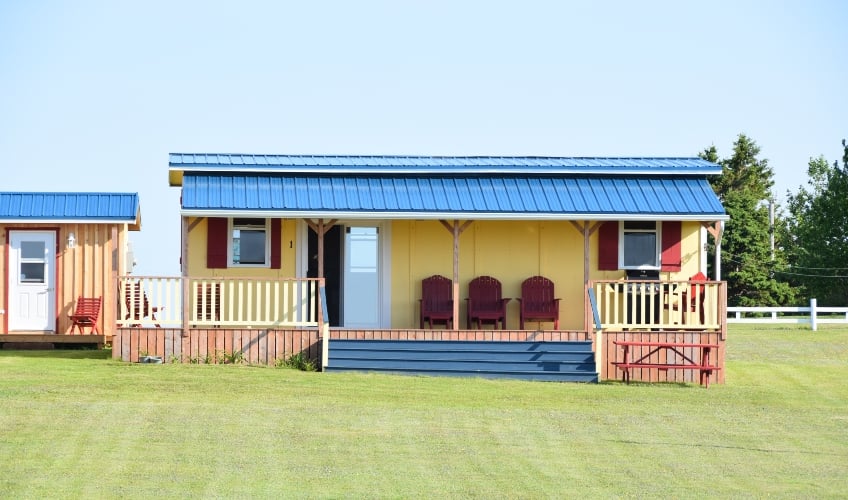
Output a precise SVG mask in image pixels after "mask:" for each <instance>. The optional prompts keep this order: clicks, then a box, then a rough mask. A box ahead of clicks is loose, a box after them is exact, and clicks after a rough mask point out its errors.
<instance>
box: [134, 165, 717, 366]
mask: <svg viewBox="0 0 848 500" xmlns="http://www.w3.org/2000/svg"><path fill="white" fill-rule="evenodd" d="M169 167H170V170H169V179H170V184H171V185H172V186H175V187H180V188H181V190H182V197H181V217H182V221H183V224H182V227H183V230H182V242H183V245H182V248H183V250H182V276H181V277H180V280H182V281H181V283H183V284H182V285H181V286H180V287H179V292H173V294H174V295H181V301H182V303H183V304H188V307H187V308H185V311H184V314H183V315H182V316H181V317H179V318H177V317H172V318H170V324H171V325H172V326H174V327H179V328H181V329H182V338H185V337H186V336H190V332H192V331H195V330H201V331H203V332H204V334H205V335H206V337H205V340H198V341H197V342H198V343H199V344H202V346H199V347H198V348H197V350H195V349H194V347H193V346H192V344H191V342H188V343H184V344H182V345H180V346H176V343H177V342H176V341H174V340H172V341H168V342H166V343H168V344H169V345H172V346H173V347H172V348H171V355H173V353H174V352H176V351H177V350H180V357H184V354H185V351H186V349H188V350H189V351H190V352H192V353H197V356H200V357H204V356H202V355H201V354H203V353H204V352H205V355H206V357H208V356H209V353H210V352H215V351H217V350H218V348H219V347H222V348H223V350H225V351H226V350H227V347H228V346H227V342H228V341H227V339H226V337H227V335H230V340H229V343H230V344H235V345H236V346H235V348H238V347H239V342H237V341H235V340H233V339H232V338H231V335H232V334H221V333H219V332H220V331H222V330H221V329H226V330H231V331H240V332H242V333H241V334H240V335H248V336H249V338H250V339H251V340H249V341H246V342H248V343H250V344H251V346H252V345H253V344H256V343H260V344H261V343H263V342H265V341H262V342H258V341H256V340H255V338H254V337H255V336H256V335H257V334H256V333H255V332H253V333H249V334H248V333H244V332H245V330H246V329H254V330H255V329H262V331H263V332H265V334H266V335H267V334H268V332H272V333H273V335H278V334H279V335H281V337H276V338H275V341H277V342H279V341H283V342H286V341H288V340H286V339H287V337H286V336H287V335H289V334H287V333H285V332H286V331H287V330H299V329H300V328H302V327H307V329H308V327H311V326H314V325H318V324H319V323H320V324H321V326H322V327H324V326H325V323H326V324H328V325H326V326H329V328H328V329H327V333H326V334H324V335H322V334H321V333H320V331H319V332H318V334H317V335H318V337H319V338H320V340H322V341H323V340H329V342H323V343H322V344H321V345H320V346H319V349H320V351H321V354H320V356H321V358H322V359H321V361H322V362H323V366H324V368H325V369H366V370H375V371H377V370H386V371H392V372H395V371H404V370H405V369H406V368H409V370H408V371H413V372H416V373H426V372H427V371H426V370H425V369H423V368H422V369H414V368H412V365H413V364H414V363H412V361H411V358H412V355H411V354H409V355H404V354H402V353H401V354H398V352H401V351H397V350H396V351H394V354H392V355H391V356H389V355H387V354H384V355H383V357H386V356H388V357H392V356H393V357H399V358H401V359H400V361H398V362H393V363H386V364H385V366H381V365H379V363H372V364H369V363H368V362H365V361H361V360H358V361H355V360H354V361H349V358H351V356H352V355H351V352H353V350H349V351H342V350H339V351H338V353H337V354H335V355H334V350H333V349H334V348H333V346H334V345H338V346H339V349H342V347H343V345H344V344H343V341H357V340H358V341H364V340H370V341H372V344H373V345H369V346H367V348H366V349H364V350H370V349H376V348H378V347H380V346H383V347H390V348H392V346H389V345H388V344H386V343H391V342H393V341H394V342H398V341H407V342H411V341H416V340H419V341H422V342H430V343H429V344H427V346H426V348H428V349H433V348H434V347H435V346H437V345H439V344H436V343H434V342H457V343H456V344H450V345H449V346H448V347H451V348H459V347H461V346H460V345H459V344H458V343H461V342H466V341H472V342H474V341H476V342H482V343H486V342H488V344H487V345H486V346H484V347H487V348H490V349H494V348H495V347H500V344H497V343H499V342H530V343H532V342H536V341H538V342H550V343H554V342H568V341H574V342H586V343H588V345H589V348H590V350H591V352H592V353H593V358H592V363H594V364H593V365H592V366H591V367H590V369H591V371H592V372H593V374H594V379H595V380H597V379H598V378H601V379H603V378H612V377H616V376H617V374H620V373H621V372H622V371H623V372H625V373H627V375H628V376H631V375H632V373H629V372H628V370H627V369H626V368H627V367H626V366H624V365H625V364H630V363H623V361H622V360H616V356H618V355H619V354H620V353H619V352H618V351H617V350H619V349H623V346H624V344H623V342H627V341H628V340H627V339H629V338H631V337H632V334H630V333H629V332H635V331H639V332H642V333H640V337H639V338H640V339H644V338H646V337H645V335H654V336H655V337H657V338H658V339H660V340H662V342H664V343H665V344H667V345H666V346H665V347H662V348H661V351H663V352H664V351H665V350H669V349H670V350H671V351H672V353H671V354H670V356H672V357H676V356H678V355H677V354H675V353H674V351H675V350H680V351H681V353H682V354H680V356H683V358H681V359H684V361H683V362H682V364H684V365H685V364H693V363H694V362H692V363H690V362H688V361H685V359H689V358H693V359H694V357H695V354H694V352H695V351H694V350H697V349H699V348H696V347H691V348H690V347H689V345H716V346H718V345H721V346H723V336H724V323H725V321H724V314H723V311H724V309H723V307H724V297H723V283H721V282H720V281H716V280H712V281H711V280H708V279H707V277H706V272H707V264H706V247H707V241H708V238H709V237H710V236H711V235H712V237H714V238H716V237H720V230H721V222H722V221H724V220H726V219H727V216H726V215H725V212H724V209H723V208H722V206H721V204H720V202H719V200H718V198H717V197H716V195H715V194H714V192H713V191H712V189H711V188H710V185H709V183H708V182H707V177H708V176H710V175H717V174H720V172H721V168H720V167H719V166H718V165H715V164H712V163H709V162H707V161H704V160H702V159H699V158H547V157H545V158H542V157H409V156H290V155H243V154H237V155H236V154H171V156H170V163H169ZM718 239H720V238H718ZM716 243H720V241H716ZM434 277H435V278H434ZM693 283H694V284H693ZM431 284H432V286H431ZM145 286H146V288H147V289H149V292H150V293H151V294H155V295H160V296H161V295H162V294H161V293H159V292H156V286H157V285H156V284H155V283H153V282H151V283H150V284H147V285H145ZM162 286H163V285H162V284H161V283H159V289H162ZM546 286H547V287H552V291H550V290H547V289H546V288H545V287H546ZM534 287H535V288H534ZM164 288H168V285H167V284H166V285H164ZM536 295H538V296H546V297H549V300H548V303H547V305H545V308H547V309H549V311H548V312H547V313H546V314H542V315H539V314H535V315H534V313H533V311H532V309H533V307H534V306H533V303H534V301H536V300H537V299H535V298H534V297H535V296H536ZM507 299H508V300H507ZM553 299H559V300H556V301H554V300H553ZM163 301H164V297H162V298H161V299H159V302H163ZM487 302H491V303H497V304H501V307H500V309H498V310H496V311H490V310H486V308H487V307H488V306H486V305H485V304H486V303H487ZM593 306H594V307H593ZM431 308H433V309H441V310H440V311H431V310H430V309H431ZM551 308H553V312H551V311H550V309H551ZM433 320H435V321H433ZM133 321H135V319H133ZM157 321H158V322H159V323H160V324H166V323H168V322H169V318H167V317H164V316H162V315H160V317H159V318H158V319H157ZM425 322H426V325H425ZM124 326H131V325H124ZM425 326H426V328H425ZM281 331H282V332H283V333H282V334H280V332H281ZM672 331H673V332H675V333H674V335H676V336H677V335H681V336H682V337H673V338H681V339H684V338H685V339H686V342H683V341H682V340H681V341H680V342H672V341H671V340H669V339H672V337H670V335H672V334H671V332H672ZM599 332H604V333H605V334H606V338H607V340H606V341H604V344H603V345H600V344H599V343H598V338H597V336H598V333H599ZM273 335H272V336H273ZM221 336H223V337H225V339H224V340H223V341H222V342H223V343H222V344H220V345H219V344H218V343H217V342H218V340H215V339H212V338H213V337H221ZM281 339H282V340H281ZM337 341H338V342H337ZM149 342H151V343H152V342H153V341H149ZM373 342H376V343H373ZM381 342H382V343H381ZM328 344H329V345H328ZM672 344H680V345H681V346H682V347H680V348H677V347H675V346H674V345H672ZM684 344H687V345H686V346H684ZM264 345H265V360H266V361H268V360H269V358H270V356H271V354H269V353H271V352H272V350H273V349H272V348H271V347H269V346H268V344H267V343H265V344H264ZM411 345H412V344H404V345H403V346H402V347H403V348H404V349H407V348H409V347H411ZM545 346H548V345H547V344H545ZM669 346H670V347H669ZM362 347H363V345H362V344H357V345H356V349H360V350H362ZM509 347H514V346H509ZM629 347H633V349H634V352H637V350H638V352H639V353H642V350H645V349H647V350H645V352H646V353H647V352H649V351H650V350H651V349H652V346H628V348H629ZM531 348H534V347H532V346H531ZM535 348H538V346H536V347H535ZM639 349H642V350H639ZM686 349H689V350H686ZM693 349H694V350H693ZM129 350H130V351H132V349H129ZM604 350H606V353H607V355H606V356H605V357H603V356H604V355H603V352H604ZM274 352H277V351H274ZM287 352H288V351H287ZM663 352H659V353H652V354H651V356H654V355H655V354H656V355H657V356H664V357H663V362H662V363H660V362H656V363H652V364H654V365H668V364H673V363H672V362H670V361H669V362H666V361H665V360H666V359H667V358H668V356H669V355H666V354H663ZM309 353H312V351H309ZM698 354H702V352H701V351H699V352H698ZM257 355H258V354H257ZM405 356H406V357H405ZM451 356H455V355H453V354H452V355H442V354H432V353H431V354H430V357H437V358H441V357H451ZM474 356H480V355H479V354H474V355H470V354H469V355H468V358H469V359H459V360H458V362H457V363H456V364H455V366H454V367H453V368H451V367H447V368H445V371H446V372H451V370H453V372H451V373H470V374H477V375H482V376H489V375H491V376H497V375H498V373H496V372H497V370H494V369H492V370H490V369H489V368H484V367H483V364H482V363H480V364H476V365H475V364H474V363H472V362H471V359H470V358H473V357H474ZM710 356H712V358H710V359H711V360H710V364H709V366H715V367H716V369H715V370H714V371H710V372H709V373H708V374H707V375H708V377H709V376H712V377H713V380H718V381H721V373H720V372H721V370H720V367H719V365H718V364H720V363H722V358H721V356H723V347H722V348H717V349H714V350H713V352H712V354H710ZM716 356H718V357H716ZM123 357H125V358H126V356H123ZM462 357H463V356H462V355H459V358H462ZM655 357H656V356H655ZM260 358H261V356H260ZM646 359H648V358H646ZM675 359H676V358H675ZM342 360H345V361H342ZM642 361H643V362H644V360H642ZM463 363H464V364H463ZM616 363H618V364H616ZM637 364H638V363H637ZM515 366H518V368H515V369H507V368H504V370H503V373H506V374H505V375H503V376H509V373H508V372H514V373H515V374H518V373H519V372H521V371H522V370H520V369H519V368H520V367H521V366H523V365H520V363H518V364H516V365H515ZM704 366H707V365H704ZM552 367H553V364H552V363H548V364H545V363H537V366H536V371H537V372H538V371H542V372H545V371H547V372H549V373H548V374H549V375H551V374H553V372H560V371H565V369H562V370H561V369H560V368H556V369H554V368H552ZM616 370H620V371H618V372H617V371H616ZM530 371H532V370H530ZM631 371H632V370H631ZM660 371H661V372H663V373H658V372H660ZM490 372H491V373H490ZM644 372H645V375H644V376H642V375H639V374H637V375H636V376H637V378H643V379H645V378H649V379H653V378H655V377H657V376H659V377H660V379H664V378H665V377H671V378H670V379H673V378H674V377H678V376H679V377H683V379H685V380H692V378H691V377H692V376H693V374H694V375H698V374H700V373H696V372H703V370H700V369H699V370H695V369H694V368H684V369H681V370H676V369H674V368H672V369H667V368H664V369H661V370H654V369H652V368H650V367H645V368H644ZM666 372H668V375H666ZM687 377H689V378H687ZM527 378H541V379H556V378H545V377H544V376H543V377H527ZM581 380H583V379H581Z"/></svg>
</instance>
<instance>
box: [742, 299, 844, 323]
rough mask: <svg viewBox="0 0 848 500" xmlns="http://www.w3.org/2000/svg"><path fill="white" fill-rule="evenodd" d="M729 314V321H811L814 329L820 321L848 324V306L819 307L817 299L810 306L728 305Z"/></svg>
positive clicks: (812, 300) (811, 300) (811, 301)
mask: <svg viewBox="0 0 848 500" xmlns="http://www.w3.org/2000/svg"><path fill="white" fill-rule="evenodd" d="M727 314H728V318H727V322H728V323H809V324H810V328H812V329H813V330H818V324H819V323H845V324H848V307H818V306H817V305H816V299H810V306H809V307H728V308H727ZM746 315H747V316H746ZM751 315H754V316H751ZM764 315H765V316H764Z"/></svg>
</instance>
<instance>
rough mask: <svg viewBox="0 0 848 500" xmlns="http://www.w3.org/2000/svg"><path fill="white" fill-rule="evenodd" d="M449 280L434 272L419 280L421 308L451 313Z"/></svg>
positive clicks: (431, 311)
mask: <svg viewBox="0 0 848 500" xmlns="http://www.w3.org/2000/svg"><path fill="white" fill-rule="evenodd" d="M451 284H452V282H451V280H449V279H447V278H445V277H444V276H441V275H438V274H435V275H433V276H430V277H429V278H424V279H423V280H421V310H422V311H423V312H424V313H425V316H426V315H428V314H429V313H451V314H453V291H452V290H451Z"/></svg>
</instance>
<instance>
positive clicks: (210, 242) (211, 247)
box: [206, 217, 228, 269]
mask: <svg viewBox="0 0 848 500" xmlns="http://www.w3.org/2000/svg"><path fill="white" fill-rule="evenodd" d="M227 229H228V223H227V219H226V218H224V217H209V218H207V219H206V267H207V268H208V269H225V268H226V267H227Z"/></svg>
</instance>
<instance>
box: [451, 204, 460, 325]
mask: <svg viewBox="0 0 848 500" xmlns="http://www.w3.org/2000/svg"><path fill="white" fill-rule="evenodd" d="M452 299H453V329H454V330H459V221H456V220H455V221H453V297H452Z"/></svg>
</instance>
